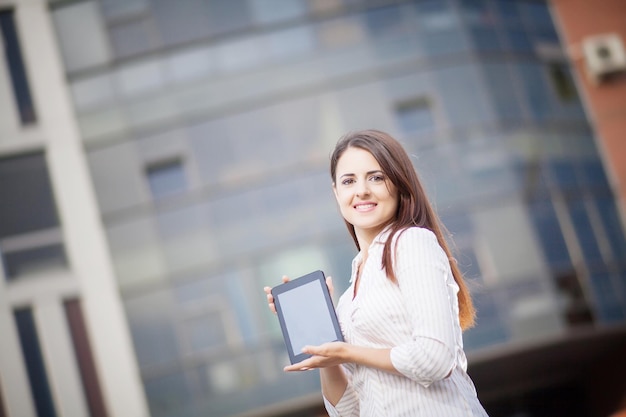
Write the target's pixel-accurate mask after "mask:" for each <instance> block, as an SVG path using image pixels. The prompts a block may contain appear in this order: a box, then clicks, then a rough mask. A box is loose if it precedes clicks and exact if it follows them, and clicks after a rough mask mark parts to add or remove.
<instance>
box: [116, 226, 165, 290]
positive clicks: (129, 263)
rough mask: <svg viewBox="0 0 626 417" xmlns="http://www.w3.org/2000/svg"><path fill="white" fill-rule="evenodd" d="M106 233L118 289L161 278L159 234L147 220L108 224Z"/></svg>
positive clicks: (163, 272)
mask: <svg viewBox="0 0 626 417" xmlns="http://www.w3.org/2000/svg"><path fill="white" fill-rule="evenodd" d="M107 235H108V242H109V246H110V248H111V255H112V257H113V264H114V266H115V275H116V277H117V279H118V282H119V285H120V287H121V288H122V290H124V289H127V288H132V287H135V286H141V285H146V284H152V283H158V282H162V281H163V280H164V279H165V265H164V259H163V255H162V252H161V248H160V247H159V237H158V234H157V232H156V227H155V225H154V224H153V223H152V220H151V219H139V220H136V221H133V222H129V223H120V224H115V225H112V226H108V227H107Z"/></svg>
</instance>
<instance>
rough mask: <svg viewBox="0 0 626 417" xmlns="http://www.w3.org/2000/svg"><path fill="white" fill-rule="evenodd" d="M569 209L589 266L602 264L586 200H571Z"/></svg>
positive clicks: (568, 205)
mask: <svg viewBox="0 0 626 417" xmlns="http://www.w3.org/2000/svg"><path fill="white" fill-rule="evenodd" d="M567 208H568V209H569V213H570V216H571V217H572V223H573V224H574V228H575V229H576V236H577V237H578V244H579V245H580V248H581V249H582V251H583V256H584V257H585V260H586V261H587V264H588V265H589V266H591V267H593V265H597V264H602V263H603V259H602V254H601V252H600V248H599V246H598V240H597V236H596V233H595V231H594V227H593V225H592V223H591V220H590V219H589V215H588V213H587V208H586V205H585V200H580V199H576V200H570V201H568V204H567Z"/></svg>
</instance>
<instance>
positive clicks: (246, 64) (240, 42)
mask: <svg viewBox="0 0 626 417" xmlns="http://www.w3.org/2000/svg"><path fill="white" fill-rule="evenodd" d="M262 42H263V38H258V37H250V38H244V39H237V40H234V41H228V42H224V43H221V44H218V45H217V46H216V47H215V59H216V64H217V68H218V70H220V71H224V72H230V71H239V70H243V69H249V68H252V67H255V66H257V65H259V64H260V63H262V62H263V61H265V60H266V58H267V57H266V56H265V45H263V43H262Z"/></svg>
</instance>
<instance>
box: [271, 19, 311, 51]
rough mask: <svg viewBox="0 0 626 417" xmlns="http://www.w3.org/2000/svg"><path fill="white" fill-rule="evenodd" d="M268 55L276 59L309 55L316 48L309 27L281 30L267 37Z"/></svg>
mask: <svg viewBox="0 0 626 417" xmlns="http://www.w3.org/2000/svg"><path fill="white" fill-rule="evenodd" d="M267 44H268V47H269V53H270V54H271V55H272V57H274V58H276V59H284V58H291V57H299V56H305V55H310V54H311V53H313V51H314V50H315V48H316V46H317V45H316V39H315V33H314V32H313V29H312V28H311V26H300V27H295V28H289V29H283V30H279V31H276V32H272V33H270V34H268V35H267Z"/></svg>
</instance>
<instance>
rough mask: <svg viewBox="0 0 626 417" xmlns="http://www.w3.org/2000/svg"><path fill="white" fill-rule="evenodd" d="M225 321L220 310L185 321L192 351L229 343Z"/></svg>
mask: <svg viewBox="0 0 626 417" xmlns="http://www.w3.org/2000/svg"><path fill="white" fill-rule="evenodd" d="M224 326H225V323H224V321H223V319H222V315H221V314H220V312H219V311H213V312H209V313H206V314H202V315H201V316H198V317H194V318H191V319H188V320H185V321H184V322H183V331H184V332H185V334H186V336H187V339H188V342H189V347H190V349H191V351H192V352H202V351H205V350H207V349H211V348H216V347H222V346H226V345H227V337H226V330H225V328H224Z"/></svg>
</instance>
